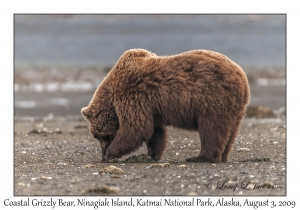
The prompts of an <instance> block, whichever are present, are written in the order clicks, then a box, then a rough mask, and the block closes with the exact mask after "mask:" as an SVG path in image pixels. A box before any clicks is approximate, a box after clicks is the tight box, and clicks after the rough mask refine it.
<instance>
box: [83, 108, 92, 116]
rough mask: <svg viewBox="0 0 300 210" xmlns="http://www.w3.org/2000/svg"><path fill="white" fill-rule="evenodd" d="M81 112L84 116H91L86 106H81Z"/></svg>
mask: <svg viewBox="0 0 300 210" xmlns="http://www.w3.org/2000/svg"><path fill="white" fill-rule="evenodd" d="M81 114H82V115H83V116H84V117H85V118H86V119H89V118H90V117H91V111H90V109H89V108H88V107H83V108H82V109H81Z"/></svg>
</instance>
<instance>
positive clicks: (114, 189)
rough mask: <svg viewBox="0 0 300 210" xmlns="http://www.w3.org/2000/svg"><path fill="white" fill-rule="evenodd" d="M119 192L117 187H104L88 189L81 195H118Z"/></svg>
mask: <svg viewBox="0 0 300 210" xmlns="http://www.w3.org/2000/svg"><path fill="white" fill-rule="evenodd" d="M119 192H120V188H119V187H111V186H107V185H104V186H102V187H96V188H88V189H86V190H84V191H83V194H118V193H119Z"/></svg>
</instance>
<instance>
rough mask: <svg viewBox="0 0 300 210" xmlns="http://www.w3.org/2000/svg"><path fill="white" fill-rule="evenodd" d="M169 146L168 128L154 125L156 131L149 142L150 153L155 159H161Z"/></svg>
mask: <svg viewBox="0 0 300 210" xmlns="http://www.w3.org/2000/svg"><path fill="white" fill-rule="evenodd" d="M166 146H167V138H166V128H165V127H164V126H162V127H154V133H153V135H152V137H151V138H150V139H149V140H148V142H147V149H148V155H149V156H151V158H152V159H153V160H156V161H157V160H160V159H161V158H162V155H163V152H164V150H165V148H166Z"/></svg>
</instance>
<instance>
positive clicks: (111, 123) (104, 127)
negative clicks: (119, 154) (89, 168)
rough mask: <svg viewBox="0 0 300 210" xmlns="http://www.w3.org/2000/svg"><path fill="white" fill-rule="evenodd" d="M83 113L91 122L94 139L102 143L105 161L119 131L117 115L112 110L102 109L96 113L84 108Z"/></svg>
mask: <svg viewBox="0 0 300 210" xmlns="http://www.w3.org/2000/svg"><path fill="white" fill-rule="evenodd" d="M81 113H82V115H83V117H84V118H85V119H86V120H87V121H88V122H89V124H90V131H91V133H92V135H93V137H94V138H96V139H98V140H99V141H100V146H101V150H102V159H103V158H104V157H105V154H106V150H107V148H108V146H109V145H110V144H111V142H112V141H113V139H114V138H115V136H116V133H117V131H118V129H119V121H118V117H117V114H116V113H115V111H114V110H112V109H102V110H97V111H96V112H94V111H93V110H92V108H91V107H84V108H82V109H81Z"/></svg>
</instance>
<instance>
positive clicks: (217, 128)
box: [185, 119, 229, 163]
mask: <svg viewBox="0 0 300 210" xmlns="http://www.w3.org/2000/svg"><path fill="white" fill-rule="evenodd" d="M218 122H220V120H219V121H218V120H213V119H208V120H204V119H202V120H201V121H200V122H199V123H198V130H199V134H200V141H201V151H200V154H199V155H198V156H196V157H190V158H187V159H185V161H187V162H213V163H219V162H221V161H222V154H223V152H224V150H225V146H226V143H227V141H228V138H229V128H228V124H227V123H226V122H225V123H224V121H222V123H221V122H220V123H219V124H218Z"/></svg>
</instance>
